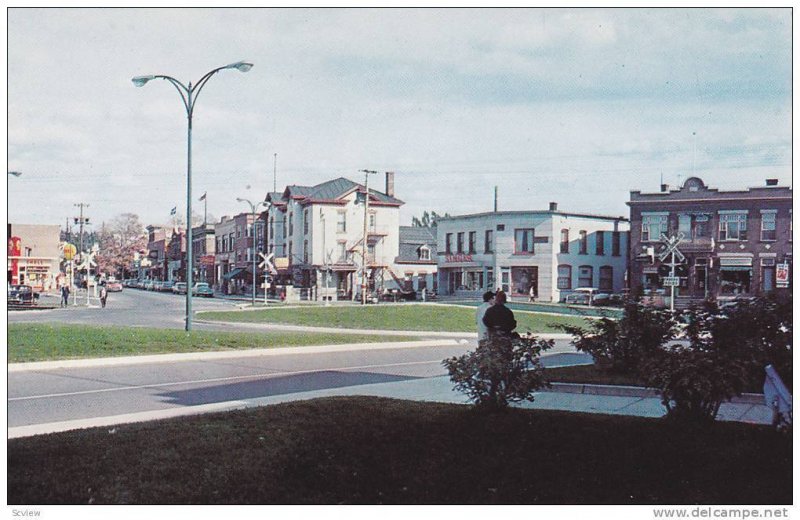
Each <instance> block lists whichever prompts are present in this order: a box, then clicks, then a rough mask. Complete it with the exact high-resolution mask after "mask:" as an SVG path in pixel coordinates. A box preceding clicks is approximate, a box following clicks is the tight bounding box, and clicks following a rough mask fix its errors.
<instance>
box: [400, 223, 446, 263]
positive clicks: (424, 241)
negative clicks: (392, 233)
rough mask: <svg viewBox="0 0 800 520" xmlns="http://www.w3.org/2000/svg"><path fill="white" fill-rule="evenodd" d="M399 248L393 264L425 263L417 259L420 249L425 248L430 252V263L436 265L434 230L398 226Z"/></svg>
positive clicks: (425, 261)
mask: <svg viewBox="0 0 800 520" xmlns="http://www.w3.org/2000/svg"><path fill="white" fill-rule="evenodd" d="M399 238H400V247H399V251H398V253H399V254H398V255H397V258H396V259H395V262H413V263H427V262H428V261H427V260H420V259H419V249H420V247H422V246H423V245H424V246H427V247H428V249H429V250H430V252H431V255H430V258H431V260H430V263H436V261H435V258H436V228H435V227H433V228H427V227H418V226H400V234H399Z"/></svg>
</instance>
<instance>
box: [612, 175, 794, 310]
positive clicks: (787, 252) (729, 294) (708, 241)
mask: <svg viewBox="0 0 800 520" xmlns="http://www.w3.org/2000/svg"><path fill="white" fill-rule="evenodd" d="M627 204H628V206H630V212H631V213H630V221H631V248H630V266H631V267H630V278H629V284H630V286H631V288H641V289H642V290H643V291H644V292H645V294H646V295H647V296H650V297H652V298H653V300H654V301H655V302H656V303H658V304H664V305H667V304H668V297H669V294H670V285H669V283H675V282H677V283H678V285H677V287H676V302H675V303H676V307H680V306H681V305H687V304H689V303H691V302H692V301H698V300H702V299H704V298H709V297H710V298H717V299H730V298H734V297H736V296H755V295H760V294H762V293H764V292H767V291H771V290H775V289H778V290H781V289H783V290H786V289H787V288H788V287H790V286H791V278H792V275H791V270H792V190H791V188H789V187H782V186H777V181H772V180H769V181H767V185H766V186H763V187H758V188H750V189H748V190H742V191H720V190H717V189H713V188H709V187H707V186H706V185H705V184H704V183H703V181H702V180H701V179H699V178H697V177H691V178H689V179H687V180H686V182H684V184H683V186H681V187H680V188H678V189H674V190H669V189H668V188H667V187H666V186H662V191H661V192H659V193H641V192H639V191H632V192H631V195H630V201H629V202H628V203H627ZM679 236H682V240H681V241H680V243H679V244H678V245H677V248H678V250H679V251H680V255H679V256H683V257H684V258H685V260H683V261H681V262H680V263H679V265H678V266H677V267H676V269H675V275H676V277H677V278H678V279H677V280H674V279H673V280H672V281H668V280H665V279H666V278H668V277H669V275H670V274H671V267H670V266H668V265H667V263H669V262H670V261H671V256H670V255H661V253H662V252H664V247H665V245H664V242H663V240H662V238H663V237H667V238H669V237H679ZM662 256H663V260H662V259H660V257H662ZM673 278H674V277H673ZM665 282H668V283H665Z"/></svg>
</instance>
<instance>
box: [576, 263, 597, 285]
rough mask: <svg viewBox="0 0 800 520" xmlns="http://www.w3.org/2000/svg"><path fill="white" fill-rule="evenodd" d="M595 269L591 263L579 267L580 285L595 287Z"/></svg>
mask: <svg viewBox="0 0 800 520" xmlns="http://www.w3.org/2000/svg"><path fill="white" fill-rule="evenodd" d="M593 284H594V269H593V268H592V266H591V265H582V266H580V267H579V268H578V287H593V286H594V285H593Z"/></svg>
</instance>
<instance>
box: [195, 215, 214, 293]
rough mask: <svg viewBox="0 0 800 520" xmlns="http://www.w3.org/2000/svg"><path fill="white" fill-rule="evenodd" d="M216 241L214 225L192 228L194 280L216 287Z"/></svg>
mask: <svg viewBox="0 0 800 520" xmlns="http://www.w3.org/2000/svg"><path fill="white" fill-rule="evenodd" d="M215 252H216V240H215V235H214V225H213V224H203V225H201V226H197V227H193V228H192V264H194V271H193V272H194V278H193V279H194V280H195V281H196V282H205V283H207V284H209V285H211V286H214V284H215V280H216V276H215V274H216V270H215V269H214V264H215V262H214V253H215Z"/></svg>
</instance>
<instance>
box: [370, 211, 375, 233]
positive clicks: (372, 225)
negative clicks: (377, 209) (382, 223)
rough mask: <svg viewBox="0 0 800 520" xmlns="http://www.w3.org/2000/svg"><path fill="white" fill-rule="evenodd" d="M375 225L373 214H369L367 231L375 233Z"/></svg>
mask: <svg viewBox="0 0 800 520" xmlns="http://www.w3.org/2000/svg"><path fill="white" fill-rule="evenodd" d="M376 225H377V219H376V217H375V213H372V212H370V214H369V229H370V231H375V226H376Z"/></svg>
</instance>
